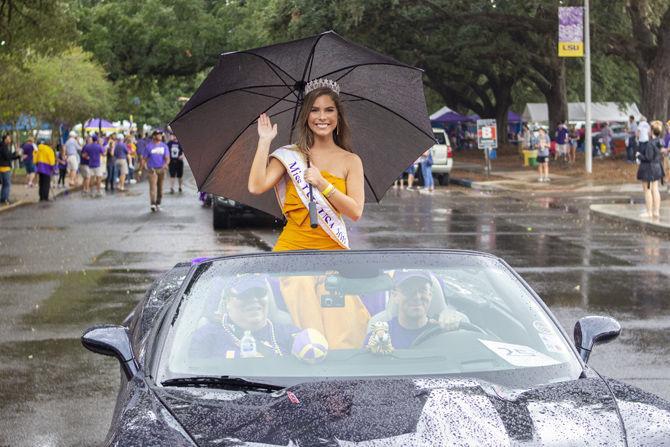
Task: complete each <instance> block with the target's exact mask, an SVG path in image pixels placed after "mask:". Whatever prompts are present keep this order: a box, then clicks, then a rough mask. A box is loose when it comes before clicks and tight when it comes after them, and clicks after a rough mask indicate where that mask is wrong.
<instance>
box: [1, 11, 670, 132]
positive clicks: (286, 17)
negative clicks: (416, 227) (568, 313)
mask: <svg viewBox="0 0 670 447" xmlns="http://www.w3.org/2000/svg"><path fill="white" fill-rule="evenodd" d="M562 4H563V5H566V6H567V5H570V4H575V5H577V6H581V4H582V3H581V2H578V1H577V0H574V1H573V0H565V1H563V2H562ZM591 10H592V15H591V23H592V50H593V51H592V72H593V82H592V90H593V99H594V100H595V101H618V102H629V101H635V102H638V103H639V104H640V108H641V110H642V111H643V113H645V114H647V115H649V117H667V115H668V114H670V110H668V108H669V104H668V95H667V94H666V93H665V92H667V89H668V88H669V87H670V34H669V33H670V0H636V1H632V0H593V1H592V8H591ZM328 29H333V30H335V31H336V32H338V33H339V34H341V35H343V36H344V37H346V38H348V39H350V40H353V41H356V42H359V43H361V44H363V45H366V46H368V47H371V48H373V49H376V50H378V51H381V52H383V53H386V54H389V55H391V56H393V57H395V58H397V59H399V60H401V61H403V62H405V63H408V64H412V65H415V66H418V67H420V68H422V69H424V71H425V76H424V82H425V85H426V92H427V98H428V103H429V107H430V108H431V109H437V108H439V107H440V106H442V105H443V104H446V105H448V106H449V107H450V108H452V109H454V110H456V111H458V112H461V113H477V114H479V115H480V116H482V117H491V118H496V119H498V122H499V125H504V124H505V122H506V121H505V120H506V116H507V111H508V109H510V108H515V109H516V111H517V112H520V111H521V109H522V108H523V105H524V104H525V102H529V101H532V102H547V103H548V104H549V109H550V121H551V123H550V124H552V125H553V124H555V122H556V121H558V120H560V119H564V118H565V117H566V114H567V101H568V100H583V83H584V80H583V61H582V60H581V59H562V58H559V57H558V56H557V34H558V33H557V4H556V2H555V1H554V0H467V1H466V0H403V1H401V0H369V1H365V2H361V1H359V0H322V1H319V2H314V1H307V0H226V1H218V0H146V1H142V2H137V1H134V0H50V1H48V0H0V43H2V44H1V45H0V118H2V119H5V118H7V117H11V116H16V115H17V113H20V112H25V111H37V110H38V109H44V110H43V111H41V112H40V113H42V114H43V115H44V116H45V117H46V116H48V117H49V118H48V119H55V120H65V119H73V116H74V114H75V113H74V111H73V110H71V109H69V110H68V109H67V107H68V106H69V104H67V102H64V101H61V100H60V99H58V98H62V97H64V96H63V95H62V94H61V93H62V92H65V91H66V90H63V91H62V92H61V93H56V92H55V91H54V90H55V89H57V88H62V89H66V88H70V89H71V88H72V86H73V85H75V84H76V83H77V82H84V81H85V82H84V83H86V82H87V83H89V84H91V85H90V86H88V85H83V84H78V85H79V87H75V90H77V92H81V95H82V96H81V97H80V98H78V99H77V100H78V101H81V104H82V105H81V109H82V110H86V111H87V112H86V113H89V112H88V111H89V110H91V109H89V108H88V107H89V106H93V107H100V109H98V113H93V114H95V115H100V114H101V113H102V111H103V110H105V111H107V112H108V113H109V117H110V118H112V119H114V118H116V119H121V118H126V117H127V116H128V115H131V114H132V115H133V116H134V117H135V120H136V121H138V120H139V121H142V122H147V123H150V124H153V125H162V124H165V123H166V122H168V121H169V120H170V119H171V118H172V117H174V115H175V114H176V113H177V111H178V110H179V108H180V107H181V105H182V104H183V102H184V100H185V99H186V98H188V97H189V96H190V95H191V94H192V93H193V92H194V91H195V89H196V88H197V86H198V85H199V83H200V82H201V80H202V79H204V77H205V76H206V74H207V72H208V71H209V70H210V69H211V67H213V66H214V64H215V63H216V61H217V58H218V56H219V54H221V53H222V52H225V51H235V50H241V49H245V48H251V47H256V46H260V45H267V44H271V43H276V42H279V41H286V40H290V39H294V38H299V37H304V36H307V35H312V34H316V33H319V32H323V31H325V30H328ZM73 45H74V46H73ZM77 47H81V48H83V50H84V51H81V50H80V49H79V50H77V49H76V48H77ZM70 48H74V49H72V50H71V49H70ZM38 62H39V64H40V66H41V67H43V70H42V72H38V71H35V70H34V66H35V64H36V63H38ZM64 63H65V64H68V63H72V64H84V66H85V67H86V69H85V71H82V73H84V72H85V73H87V76H82V77H77V76H74V75H70V74H69V72H68V68H67V66H66V65H63V64H64ZM52 66H53V67H56V68H54V69H53V70H52ZM58 67H60V68H58ZM59 69H62V70H64V71H61V72H59V71H58V70H59ZM59 73H60V75H59ZM27 74H29V76H28V75H27ZM47 74H49V75H47ZM40 75H41V77H40ZM31 76H34V78H31ZM49 76H51V77H49ZM100 77H102V78H106V80H107V81H105V82H111V83H112V84H113V86H114V87H113V89H112V88H111V87H110V86H109V85H108V84H105V83H104V82H98V81H99V79H100ZM47 79H48V80H47ZM82 79H83V81H82ZM94 80H95V81H94ZM44 82H46V83H48V84H49V85H43V84H41V83H44ZM8 86H11V87H8ZM35 86H40V87H39V89H40V90H39V91H42V89H44V92H45V94H44V95H39V96H41V97H42V100H41V101H38V100H37V98H35V97H34V96H35V95H32V96H33V97H31V95H30V94H29V93H30V92H31V91H32V92H34V91H36V90H35ZM89 87H90V88H89ZM110 92H111V93H110ZM110 95H111V96H112V97H111V98H110ZM44 98H49V100H48V101H46V100H45V99H44ZM97 98H104V101H102V102H100V101H98V99H97ZM95 101H98V102H97V103H96V102H95ZM103 103H104V104H103ZM47 104H48V107H47ZM54 107H55V109H54ZM56 109H58V110H56ZM45 119H46V118H45Z"/></svg>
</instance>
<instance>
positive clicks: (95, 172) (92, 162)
mask: <svg viewBox="0 0 670 447" xmlns="http://www.w3.org/2000/svg"><path fill="white" fill-rule="evenodd" d="M104 153H105V150H104V149H103V148H102V146H100V145H99V144H98V136H97V135H93V136H92V137H91V142H90V143H89V144H87V145H86V146H84V148H83V149H82V150H81V158H82V161H83V160H84V159H86V160H87V161H88V171H89V173H90V178H91V180H90V181H91V182H92V184H91V186H90V188H91V189H92V188H93V187H95V190H96V194H97V195H98V196H101V195H102V191H101V190H100V182H101V180H102V176H103V174H104V171H105V167H103V166H101V163H100V159H101V157H102V154H104ZM85 184H86V183H85Z"/></svg>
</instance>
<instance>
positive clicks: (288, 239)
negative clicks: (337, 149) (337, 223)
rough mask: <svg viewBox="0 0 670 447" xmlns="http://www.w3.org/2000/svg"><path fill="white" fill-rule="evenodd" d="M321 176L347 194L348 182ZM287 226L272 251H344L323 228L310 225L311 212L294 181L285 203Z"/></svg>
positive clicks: (323, 172)
mask: <svg viewBox="0 0 670 447" xmlns="http://www.w3.org/2000/svg"><path fill="white" fill-rule="evenodd" d="M321 175H323V178H325V179H326V180H327V181H329V182H330V183H332V184H333V186H334V187H335V188H337V189H338V190H339V191H340V192H343V193H344V194H346V193H347V183H346V180H345V179H343V178H341V177H337V176H334V175H332V174H331V173H329V172H328V171H321ZM283 211H284V215H285V216H286V226H284V229H283V231H282V232H281V234H280V235H279V238H278V239H277V243H276V244H275V246H274V248H273V249H272V251H286V250H342V249H343V248H342V247H341V246H340V245H339V244H338V243H337V242H335V241H334V240H333V238H331V237H330V236H328V233H326V232H325V231H324V230H323V228H321V226H318V227H316V228H312V227H311V226H310V225H309V210H308V209H307V208H305V205H304V204H303V203H302V200H300V196H298V192H297V191H296V189H295V185H294V184H293V182H292V181H290V180H289V181H287V185H286V199H285V201H284V208H283Z"/></svg>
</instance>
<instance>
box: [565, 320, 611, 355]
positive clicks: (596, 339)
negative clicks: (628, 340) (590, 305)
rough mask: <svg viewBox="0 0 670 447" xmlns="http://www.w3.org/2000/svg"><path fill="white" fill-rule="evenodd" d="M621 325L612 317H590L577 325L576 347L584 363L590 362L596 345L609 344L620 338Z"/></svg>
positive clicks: (575, 332)
mask: <svg viewBox="0 0 670 447" xmlns="http://www.w3.org/2000/svg"><path fill="white" fill-rule="evenodd" d="M620 333H621V325H620V324H619V322H618V321H616V320H615V319H614V318H611V317H601V316H589V317H583V318H580V319H579V321H577V323H575V331H574V337H575V346H576V347H577V351H578V352H579V355H580V356H581V358H582V360H584V363H586V362H588V361H589V356H590V355H591V350H593V346H594V345H595V344H596V343H607V342H608V341H612V340H614V339H615V338H617V337H618V336H619V334H620Z"/></svg>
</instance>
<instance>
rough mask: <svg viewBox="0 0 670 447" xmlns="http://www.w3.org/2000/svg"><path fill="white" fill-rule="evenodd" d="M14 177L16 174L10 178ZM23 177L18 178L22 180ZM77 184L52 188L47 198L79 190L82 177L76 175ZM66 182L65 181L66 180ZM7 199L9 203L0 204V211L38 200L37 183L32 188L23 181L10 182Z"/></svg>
mask: <svg viewBox="0 0 670 447" xmlns="http://www.w3.org/2000/svg"><path fill="white" fill-rule="evenodd" d="M14 179H16V176H15V177H14V178H13V179H12V180H14ZM22 180H23V179H19V181H22ZM77 181H78V184H79V186H75V187H72V188H69V187H66V188H55V189H54V188H52V189H51V191H50V193H49V199H54V198H57V197H59V196H61V195H64V194H69V193H73V192H75V191H79V190H81V182H82V178H81V177H78V179H77ZM66 182H67V181H66ZM9 201H10V202H11V205H4V206H3V205H0V213H3V212H5V211H9V210H11V209H14V208H17V207H19V206H23V205H27V204H30V203H38V202H39V201H40V196H39V188H38V187H37V184H35V186H34V187H33V188H28V185H26V184H23V183H14V182H12V189H11V191H10V193H9Z"/></svg>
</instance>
